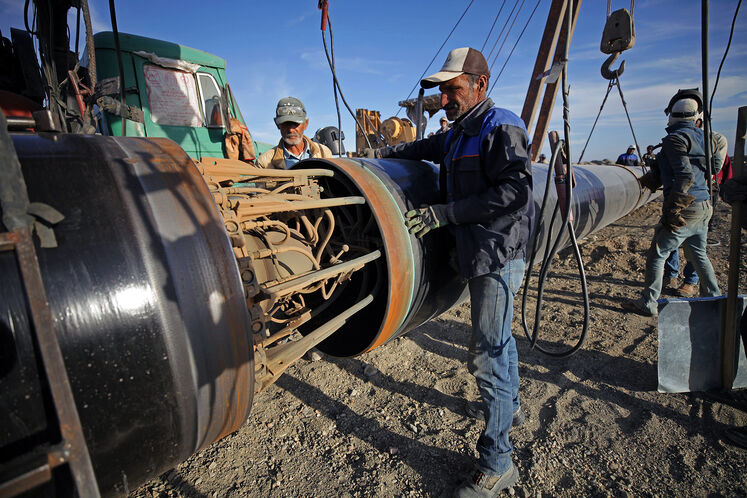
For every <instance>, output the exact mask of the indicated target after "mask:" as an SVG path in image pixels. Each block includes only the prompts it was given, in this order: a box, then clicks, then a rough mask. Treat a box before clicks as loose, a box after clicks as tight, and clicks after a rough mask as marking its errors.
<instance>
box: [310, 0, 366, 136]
mask: <svg viewBox="0 0 747 498" xmlns="http://www.w3.org/2000/svg"><path fill="white" fill-rule="evenodd" d="M320 5H321V2H320ZM320 8H321V7H320ZM326 22H329V33H330V39H331V36H332V22H331V21H330V18H329V15H328V14H327V11H326V10H324V11H323V13H322V43H323V44H324V55H325V56H326V57H327V63H328V64H329V69H330V71H332V82H333V84H334V87H335V88H336V89H337V90H338V91H339V92H340V98H341V99H342V103H343V104H345V107H346V108H347V110H348V112H350V115H351V116H352V117H353V120H354V121H355V124H357V125H358V127H359V128H360V129H361V132H363V130H364V128H363V126H362V125H361V123H360V122H359V121H358V118H357V117H356V116H355V113H354V112H353V110H352V109H351V108H350V106H349V105H348V102H347V100H345V95H344V94H343V93H342V88H340V82H339V81H338V80H337V73H336V72H335V64H334V62H332V58H331V57H330V54H329V49H328V48H327V37H326V36H325V34H324V33H325V32H326V30H325V29H324V28H325V27H326V26H325V24H326ZM337 120H338V122H340V108H339V107H338V108H337ZM338 131H339V132H340V134H342V130H338ZM363 137H364V138H365V139H366V143H367V144H368V147H369V148H371V149H372V148H373V147H372V146H371V141H370V140H369V139H368V136H367V135H366V134H365V133H363Z"/></svg>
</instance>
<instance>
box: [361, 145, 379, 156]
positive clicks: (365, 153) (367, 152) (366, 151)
mask: <svg viewBox="0 0 747 498" xmlns="http://www.w3.org/2000/svg"><path fill="white" fill-rule="evenodd" d="M361 155H362V156H363V157H369V158H371V159H376V149H370V148H368V147H366V148H365V149H363V150H362V151H361Z"/></svg>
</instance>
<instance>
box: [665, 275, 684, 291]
mask: <svg viewBox="0 0 747 498" xmlns="http://www.w3.org/2000/svg"><path fill="white" fill-rule="evenodd" d="M662 284H663V285H662V287H661V288H662V289H671V290H676V289H677V288H678V287H679V286H680V279H679V278H677V277H666V276H665V277H664V279H663V281H662Z"/></svg>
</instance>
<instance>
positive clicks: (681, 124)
mask: <svg viewBox="0 0 747 498" xmlns="http://www.w3.org/2000/svg"><path fill="white" fill-rule="evenodd" d="M664 112H665V113H666V114H667V116H668V117H669V121H668V126H667V128H666V130H667V133H668V135H667V136H666V137H664V138H663V139H662V147H661V152H660V153H659V154H658V155H657V157H656V159H657V160H656V163H657V167H658V174H659V180H660V181H661V184H662V186H663V187H664V207H663V213H662V217H661V221H660V223H659V224H658V225H657V226H656V230H655V232H654V238H653V240H652V241H651V247H650V249H649V251H648V254H647V255H646V275H645V283H644V289H643V292H642V293H641V296H640V297H639V298H638V299H632V300H628V301H624V302H623V305H622V306H623V308H624V309H626V310H629V311H634V312H636V313H639V314H642V315H646V316H655V315H657V314H658V309H657V303H656V300H657V299H658V298H659V295H660V294H661V286H662V277H663V274H664V261H665V260H666V259H667V257H668V256H669V255H670V253H671V252H672V251H675V250H677V248H678V247H679V246H680V245H683V247H684V250H685V257H686V258H687V260H688V261H691V262H692V263H693V266H695V271H696V272H697V273H698V276H699V277H700V294H701V296H719V295H721V291H720V290H719V288H718V283H717V282H716V275H715V274H714V271H713V266H712V265H711V261H710V260H709V259H708V256H707V255H706V235H707V233H708V222H709V220H710V219H711V215H712V214H713V207H712V206H711V201H710V193H709V191H708V184H707V180H706V178H707V174H708V173H707V168H706V158H705V148H704V143H705V140H704V137H703V131H702V130H701V129H699V128H698V127H697V125H696V121H697V120H698V119H701V116H702V112H703V97H702V96H701V95H700V92H699V91H698V90H697V89H688V90H680V91H678V92H677V93H676V94H675V95H674V97H672V99H671V100H670V101H669V105H668V106H667V108H666V109H665V110H664ZM646 186H648V185H646Z"/></svg>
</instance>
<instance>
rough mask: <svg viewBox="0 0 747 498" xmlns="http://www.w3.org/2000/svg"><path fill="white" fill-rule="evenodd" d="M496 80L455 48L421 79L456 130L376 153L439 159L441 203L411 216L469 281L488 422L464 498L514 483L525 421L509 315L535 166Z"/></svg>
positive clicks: (474, 360) (473, 358)
mask: <svg viewBox="0 0 747 498" xmlns="http://www.w3.org/2000/svg"><path fill="white" fill-rule="evenodd" d="M489 78H490V71H489V68H488V64H487V62H486V61H485V58H484V57H483V55H482V54H481V53H480V52H479V51H477V50H475V49H473V48H467V47H464V48H457V49H455V50H452V51H451V52H449V55H448V57H447V59H446V62H445V63H444V65H443V67H442V69H441V71H439V72H438V73H436V74H433V75H431V76H429V77H427V78H425V79H423V80H422V81H421V85H422V86H423V87H424V88H432V87H435V86H438V87H439V90H440V91H441V105H442V107H443V109H444V111H446V117H447V118H448V119H449V120H451V121H453V123H452V126H451V129H450V130H449V131H448V132H447V133H442V134H436V135H433V136H432V137H429V138H425V139H423V140H419V141H416V142H411V143H403V144H399V145H395V146H393V147H384V148H382V149H378V150H377V151H375V154H376V156H377V157H392V158H403V159H418V160H428V161H432V162H434V163H436V164H438V165H440V191H441V201H442V203H441V204H435V205H432V206H426V207H422V208H419V209H413V210H411V211H409V212H407V213H406V214H405V218H406V224H407V226H408V227H409V229H410V232H411V233H414V234H415V235H416V236H417V237H423V236H426V235H427V234H428V233H429V232H430V231H431V230H434V229H437V228H440V227H444V226H448V227H449V228H450V230H451V231H452V233H453V234H454V237H455V239H456V252H457V260H458V263H459V269H460V273H461V275H462V276H463V277H464V278H465V279H467V280H468V282H469V291H470V300H471V308H472V342H473V345H474V346H473V347H472V348H471V355H470V364H469V366H470V371H471V372H472V374H473V375H474V376H475V378H476V380H477V386H478V389H479V391H480V395H481V398H482V406H481V412H482V414H483V416H484V418H485V422H486V423H485V430H484V431H483V432H482V434H481V436H480V438H479V440H478V442H477V450H478V453H479V455H480V456H479V459H478V461H477V463H476V467H475V469H474V470H473V471H472V472H470V474H469V475H468V476H467V477H466V479H465V480H464V481H463V482H462V483H461V485H460V487H459V488H458V489H457V490H456V492H455V496H462V497H466V496H496V495H497V494H498V492H499V491H500V490H502V489H506V488H508V487H510V486H512V485H513V484H514V483H515V482H516V480H517V478H518V471H517V469H516V466H515V465H514V464H513V461H512V459H511V453H512V451H513V447H512V445H511V442H510V441H509V430H510V429H511V427H512V425H519V424H520V423H521V422H523V420H524V415H523V412H522V411H521V407H520V401H519V371H518V355H517V352H516V342H515V340H514V338H513V335H512V334H511V321H512V318H513V301H514V296H515V295H516V293H517V292H518V290H519V288H520V286H521V283H522V280H523V277H524V269H525V262H524V260H525V255H526V246H527V241H528V239H529V233H530V230H531V228H532V223H533V217H534V201H533V197H532V173H531V163H530V160H529V152H528V138H527V132H526V128H525V126H524V123H523V122H522V121H521V119H520V118H519V117H518V116H516V115H515V114H514V113H512V112H510V111H507V110H506V109H501V108H498V107H495V106H494V105H493V102H492V101H491V100H490V99H488V98H487V97H486V91H487V89H488V83H489Z"/></svg>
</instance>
